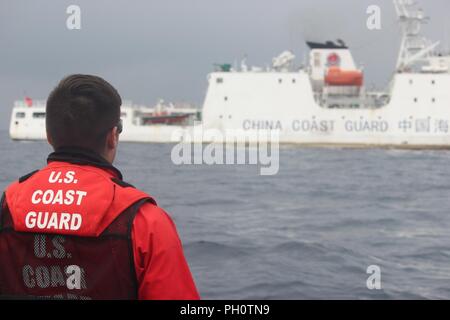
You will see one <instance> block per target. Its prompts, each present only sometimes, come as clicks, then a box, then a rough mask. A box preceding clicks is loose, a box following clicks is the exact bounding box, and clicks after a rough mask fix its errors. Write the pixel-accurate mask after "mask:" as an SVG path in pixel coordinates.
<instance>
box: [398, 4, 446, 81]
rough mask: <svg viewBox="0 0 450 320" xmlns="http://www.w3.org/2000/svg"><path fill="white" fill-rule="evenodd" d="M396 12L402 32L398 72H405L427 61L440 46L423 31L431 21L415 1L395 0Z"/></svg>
mask: <svg viewBox="0 0 450 320" xmlns="http://www.w3.org/2000/svg"><path fill="white" fill-rule="evenodd" d="M394 6H395V10H396V12H397V17H398V20H399V23H400V28H401V30H402V41H401V46H400V52H399V55H398V60H397V71H400V72H401V71H405V70H407V69H409V68H410V67H411V66H412V65H414V64H415V63H417V62H419V61H424V60H426V59H427V58H428V57H429V56H430V54H431V52H432V51H433V50H434V49H435V48H436V47H437V46H438V45H439V44H440V43H439V42H435V43H432V42H431V41H429V40H428V39H427V38H425V37H424V36H423V35H422V33H421V31H422V25H424V24H426V23H427V22H428V20H429V18H428V17H426V16H425V15H424V12H423V10H422V9H420V8H417V3H416V2H415V1H414V0H394Z"/></svg>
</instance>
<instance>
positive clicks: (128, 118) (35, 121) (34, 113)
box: [9, 97, 201, 143]
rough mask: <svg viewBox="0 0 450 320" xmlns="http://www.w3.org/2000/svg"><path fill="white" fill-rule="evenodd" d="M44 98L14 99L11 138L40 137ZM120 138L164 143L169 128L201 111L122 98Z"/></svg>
mask: <svg viewBox="0 0 450 320" xmlns="http://www.w3.org/2000/svg"><path fill="white" fill-rule="evenodd" d="M45 108H46V101H34V100H32V99H30V98H28V97H27V98H25V99H24V100H23V101H16V102H15V104H14V108H13V113H12V116H11V123H10V127H9V134H10V137H11V139H13V140H44V139H47V137H46V131H45ZM120 117H121V119H122V122H123V128H124V129H123V132H122V134H121V136H120V139H121V140H122V141H128V142H155V143H164V142H169V141H170V140H171V137H172V134H173V131H174V130H176V129H179V128H186V127H192V126H193V125H194V123H195V122H197V121H199V120H200V117H201V112H200V110H199V109H197V108H195V107H194V106H191V105H188V104H184V105H178V106H175V105H174V104H172V103H170V104H166V103H165V102H164V101H163V100H160V101H159V102H158V103H157V105H156V106H155V107H153V108H150V107H146V106H142V105H135V104H133V103H132V102H131V101H125V102H124V103H123V104H122V107H121V115H120Z"/></svg>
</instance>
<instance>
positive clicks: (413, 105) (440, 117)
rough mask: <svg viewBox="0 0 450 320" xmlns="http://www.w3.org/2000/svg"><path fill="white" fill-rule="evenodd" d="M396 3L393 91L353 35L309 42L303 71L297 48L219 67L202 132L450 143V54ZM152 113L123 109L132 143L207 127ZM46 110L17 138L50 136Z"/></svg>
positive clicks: (24, 117)
mask: <svg viewBox="0 0 450 320" xmlns="http://www.w3.org/2000/svg"><path fill="white" fill-rule="evenodd" d="M394 4H395V8H396V12H397V15H398V21H399V24H400V27H401V30H402V41H401V46H400V52H399V56H398V62H397V67H396V70H395V73H394V76H393V78H392V80H391V83H390V85H389V87H388V88H387V90H386V91H385V92H370V91H368V90H366V88H365V86H364V74H363V70H361V69H360V68H358V67H357V65H356V64H355V61H354V60H353V57H352V54H351V52H350V50H349V48H348V47H347V46H346V45H345V43H344V42H343V41H341V40H338V41H336V42H331V41H328V42H325V43H317V42H308V45H309V48H310V52H309V62H308V63H307V65H306V66H304V67H302V68H295V66H294V60H295V56H294V54H292V53H291V52H284V53H283V54H281V55H280V56H279V57H277V58H275V59H273V63H272V66H271V67H269V68H265V69H263V68H256V67H248V66H246V65H245V63H243V64H242V65H241V68H239V69H238V68H232V66H231V65H221V66H219V70H217V71H216V72H213V73H211V74H210V75H209V76H208V82H209V84H208V90H207V93H206V98H205V101H204V105H203V110H202V118H203V119H202V123H201V127H202V129H203V130H214V131H216V132H220V133H222V134H223V136H226V135H227V132H229V131H239V132H244V133H248V136H251V135H252V134H256V133H258V132H260V131H272V132H276V133H277V136H278V138H279V140H280V142H281V143H294V144H306V145H346V146H393V147H410V148H422V147H424V148H429V147H438V148H447V147H450V55H445V54H443V53H439V52H438V46H439V44H440V43H439V42H435V43H433V42H431V41H429V40H428V39H426V38H425V37H424V36H423V35H422V33H421V28H422V25H423V24H424V23H425V22H426V21H427V17H426V16H425V15H424V13H423V12H422V10H420V9H418V8H417V6H416V4H415V2H414V1H412V0H394ZM142 109H143V108H141V107H133V106H124V107H123V113H124V117H125V119H124V135H123V137H122V139H123V140H127V141H141V142H174V133H175V132H177V131H178V132H180V131H182V132H184V133H185V134H188V135H190V134H191V133H192V132H194V131H195V130H196V128H197V127H198V126H199V125H197V126H192V125H191V122H192V120H193V116H191V115H192V114H193V113H192V112H187V113H188V114H191V115H190V116H189V119H190V121H187V122H186V123H183V124H177V123H169V124H167V123H155V122H152V121H150V122H145V121H143V117H142V115H143V113H144V114H145V112H142ZM144 109H145V108H144ZM140 110H141V111H140ZM43 112H44V111H43V109H39V108H38V107H36V108H35V107H32V108H27V107H26V106H21V105H20V104H18V105H16V106H15V108H14V110H13V114H12V119H11V128H10V133H11V138H13V139H42V138H44V137H45V136H44V134H45V130H44V125H43V119H42V117H44V116H45V113H43ZM29 113H32V114H30V115H29V116H28V114H29ZM35 113H36V114H35ZM150 113H151V112H150ZM194 136H195V135H194ZM248 136H245V135H244V136H243V137H242V139H243V140H244V139H248ZM180 139H182V138H181V137H180ZM207 140H208V138H206V137H203V141H207ZM238 140H239V138H238Z"/></svg>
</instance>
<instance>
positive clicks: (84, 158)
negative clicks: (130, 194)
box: [47, 147, 123, 180]
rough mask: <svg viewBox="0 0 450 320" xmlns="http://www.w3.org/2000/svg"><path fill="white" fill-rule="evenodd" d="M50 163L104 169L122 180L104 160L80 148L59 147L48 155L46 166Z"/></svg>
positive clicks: (114, 169) (90, 151)
mask: <svg viewBox="0 0 450 320" xmlns="http://www.w3.org/2000/svg"><path fill="white" fill-rule="evenodd" d="M51 162H67V163H72V164H77V165H89V166H93V167H97V168H101V169H104V170H106V171H108V172H111V173H112V174H113V175H114V176H116V177H117V178H119V179H120V180H122V179H123V177H122V173H121V172H120V171H119V169H117V168H116V167H114V166H113V165H112V164H110V163H109V162H108V161H106V160H105V158H103V157H102V156H100V155H99V154H97V153H95V152H93V151H92V150H89V149H85V148H80V147H61V148H58V149H56V150H55V151H54V152H52V153H50V154H49V156H48V158H47V164H50V163H51Z"/></svg>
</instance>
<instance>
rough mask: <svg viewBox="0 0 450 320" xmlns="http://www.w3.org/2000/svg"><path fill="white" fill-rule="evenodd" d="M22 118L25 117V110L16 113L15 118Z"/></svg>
mask: <svg viewBox="0 0 450 320" xmlns="http://www.w3.org/2000/svg"><path fill="white" fill-rule="evenodd" d="M23 118H25V112H17V113H16V119H23Z"/></svg>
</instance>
